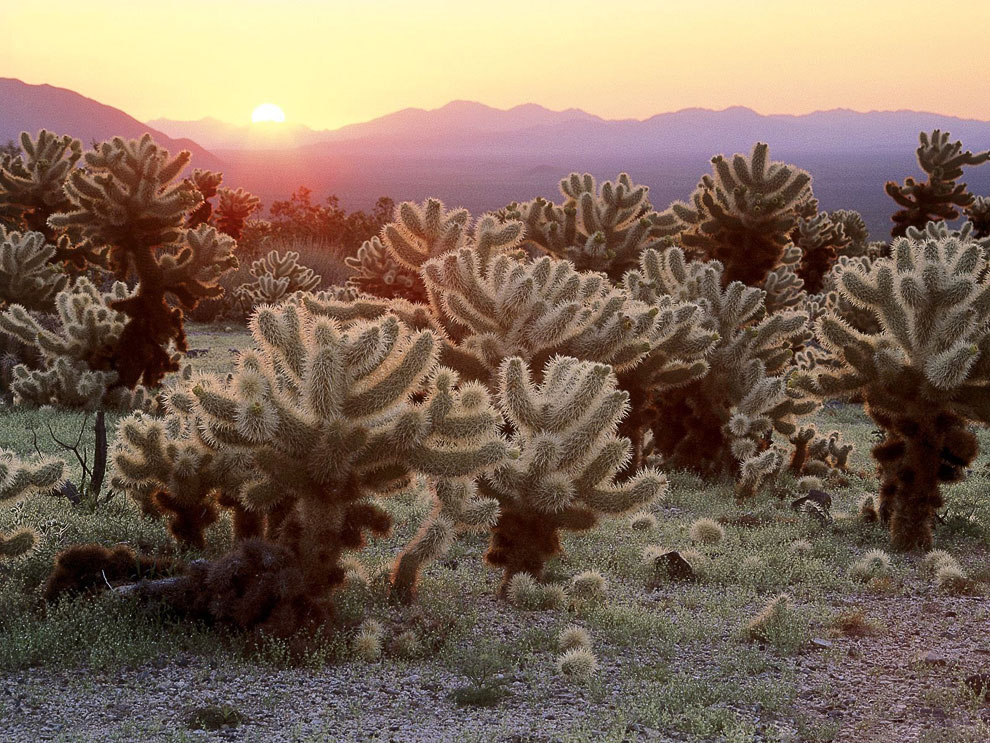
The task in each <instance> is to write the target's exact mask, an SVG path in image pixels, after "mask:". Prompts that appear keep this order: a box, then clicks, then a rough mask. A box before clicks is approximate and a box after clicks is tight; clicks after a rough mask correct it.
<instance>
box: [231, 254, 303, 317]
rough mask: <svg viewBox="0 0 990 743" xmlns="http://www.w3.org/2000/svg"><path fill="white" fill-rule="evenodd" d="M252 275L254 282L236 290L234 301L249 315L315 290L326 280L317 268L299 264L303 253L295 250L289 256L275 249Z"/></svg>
mask: <svg viewBox="0 0 990 743" xmlns="http://www.w3.org/2000/svg"><path fill="white" fill-rule="evenodd" d="M251 275H252V276H253V277H254V281H250V282H247V283H244V284H241V285H240V286H238V287H237V288H236V289H235V290H234V300H235V301H237V302H238V303H239V304H240V306H241V309H242V310H244V311H245V312H250V311H251V310H253V309H254V308H256V307H259V306H261V305H263V304H278V303H280V302H283V301H285V300H286V299H288V298H289V297H290V296H292V295H293V294H295V293H296V292H309V291H313V290H315V289H316V288H317V287H318V286H319V285H320V282H321V281H322V277H321V276H319V275H318V274H316V273H315V272H314V271H313V269H311V268H309V267H307V266H302V265H300V264H299V253H297V252H295V251H292V250H290V251H287V252H286V253H285V255H282V254H281V253H279V252H278V251H277V250H273V251H271V252H270V253H268V255H266V256H264V257H262V258H259V259H258V260H256V261H254V262H253V263H252V264H251Z"/></svg>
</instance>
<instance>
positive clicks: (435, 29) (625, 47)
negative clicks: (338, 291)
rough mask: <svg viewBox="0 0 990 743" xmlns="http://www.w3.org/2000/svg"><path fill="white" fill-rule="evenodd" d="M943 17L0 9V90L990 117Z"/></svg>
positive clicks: (354, 3) (300, 114)
mask: <svg viewBox="0 0 990 743" xmlns="http://www.w3.org/2000/svg"><path fill="white" fill-rule="evenodd" d="M616 6H617V7H618V8H620V10H617V9H615V8H616ZM938 6H939V4H938V3H933V2H931V0H927V1H926V2H915V1H914V0H856V1H852V2H850V1H847V0H817V1H814V2H813V1H806V0H787V1H786V2H784V1H783V0H689V1H685V0H652V1H649V0H622V2H618V3H613V2H611V1H610V0H598V1H597V2H587V1H586V0H566V1H563V2H562V1H558V0H500V1H499V2H482V1H481V0H416V1H415V2H409V1H399V0H339V1H338V0H322V1H320V0H280V1H277V2H276V1H262V0H45V1H44V2H37V3H34V2H24V1H23V0H0V29H2V30H3V43H0V76H4V77H17V78H20V79H22V80H24V81H25V82H29V83H50V84H52V85H57V86H60V87H67V88H71V89H73V90H76V91H78V92H79V93H82V94H83V95H86V96H89V97H91V98H95V99H96V100H98V101H100V102H102V103H107V104H110V105H113V106H116V107H118V108H122V109H124V110H125V111H127V112H128V113H130V114H131V115H133V116H135V117H137V118H139V119H142V120H148V119H152V118H156V117H159V116H166V117H169V118H174V119H198V118H202V117H204V116H215V117H217V118H220V119H225V120H227V121H232V122H235V123H246V122H247V121H248V120H249V117H250V114H251V110H252V109H253V108H254V107H255V106H256V105H257V104H258V103H261V102H264V101H272V102H274V103H277V104H279V105H281V106H282V107H283V108H284V109H285V112H286V115H287V117H288V119H289V120H290V121H298V122H302V123H305V124H308V125H310V126H313V127H315V128H333V127H338V126H342V125H344V124H348V123H353V122H357V121H364V120H367V119H370V118H374V117H375V116H380V115H382V114H385V113H389V112H391V111H395V110H397V109H400V108H405V107H407V106H418V107H422V108H434V107H437V106H441V105H443V104H444V103H446V102H448V101H450V100H454V99H469V100H477V101H481V102H483V103H487V104H489V105H493V106H498V107H500V108H507V107H509V106H513V105H516V104H519V103H526V102H536V103H540V104H543V105H545V106H547V107H549V108H553V109H561V108H568V107H572V106H573V107H577V108H582V109H585V110H586V111H589V112H591V113H595V114H598V115H600V116H604V117H606V118H626V117H632V118H645V117H647V116H650V115H652V114H654V113H660V112H664V111H672V110H677V109H680V108H685V107H689V106H702V107H707V108H724V107H726V106H730V105H746V106H750V107H751V108H754V109H756V110H757V111H760V112H761V113H804V112H808V111H813V110H816V109H824V108H835V107H846V108H853V109H856V110H871V109H896V108H912V109H919V110H928V111H938V112H940V113H946V114H952V115H957V116H965V117H972V118H981V119H988V120H990V81H988V73H987V70H988V68H990V48H988V46H987V44H986V40H987V37H988V31H990V1H988V0H954V2H952V3H951V4H950V6H949V7H951V18H950V19H949V20H945V17H946V16H948V13H947V12H946V13H945V14H944V15H943V14H942V13H939V12H938V11H937V10H934V9H935V8H937V7H938ZM975 29H981V30H979V31H976V30H975ZM934 60H938V61H937V63H936V62H934ZM0 103H2V102H0Z"/></svg>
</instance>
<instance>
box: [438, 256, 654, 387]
mask: <svg viewBox="0 0 990 743" xmlns="http://www.w3.org/2000/svg"><path fill="white" fill-rule="evenodd" d="M423 278H424V281H425V283H426V286H427V289H428V292H429V295H430V300H431V307H432V309H433V312H434V314H435V315H436V316H437V317H439V318H440V320H441V324H442V325H443V326H444V327H445V328H446V329H447V333H448V335H449V336H451V338H452V341H453V343H452V345H451V346H450V347H449V348H448V349H446V350H445V355H444V363H447V364H449V365H451V366H453V367H454V368H456V369H457V370H458V371H460V372H461V373H462V374H464V375H466V376H468V377H469V378H474V379H478V380H480V381H483V382H485V383H486V384H488V385H489V386H490V387H492V388H494V383H495V379H496V377H497V373H498V369H499V367H500V365H501V363H502V361H503V360H504V359H506V358H509V357H511V356H519V357H521V358H523V359H524V360H525V361H526V362H527V363H528V365H529V367H530V368H531V369H532V370H534V372H535V373H537V374H540V373H542V370H543V368H544V366H545V365H546V363H547V362H548V361H549V360H550V359H551V358H552V357H553V356H556V355H563V356H573V357H575V358H578V359H582V360H590V361H598V362H602V363H608V364H611V365H613V366H614V367H615V368H616V369H617V370H621V369H625V368H630V367H633V366H635V365H636V364H637V363H638V362H639V361H642V360H643V358H644V357H645V356H646V354H647V353H648V352H649V351H650V350H651V349H652V348H653V347H654V342H653V341H654V339H655V336H659V335H661V334H662V331H661V329H660V328H659V327H658V320H657V318H658V315H659V314H660V311H661V310H660V309H659V308H651V307H649V306H647V305H645V304H643V303H637V302H630V301H629V300H628V298H627V297H626V296H625V295H624V294H623V293H622V292H621V291H618V290H617V289H615V287H613V286H612V284H611V283H610V282H609V281H608V279H607V278H606V277H605V276H604V275H603V274H596V273H588V272H579V271H576V270H575V269H574V265H573V264H572V263H570V262H569V261H561V260H556V259H553V258H549V257H544V258H541V259H539V260H537V261H524V260H519V259H518V258H517V257H515V256H512V255H509V254H506V253H498V254H492V253H485V252H484V251H482V250H480V249H478V248H462V249H461V250H459V251H457V252H452V253H447V254H446V255H444V256H443V257H441V258H438V259H434V260H432V261H430V262H429V263H427V264H426V266H425V267H424V269H423ZM664 330H667V329H664Z"/></svg>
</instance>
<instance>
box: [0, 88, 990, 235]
mask: <svg viewBox="0 0 990 743" xmlns="http://www.w3.org/2000/svg"><path fill="white" fill-rule="evenodd" d="M42 127H44V128H47V129H49V130H50V131H54V132H56V133H59V134H65V133H69V134H72V135H74V136H76V137H79V138H80V139H81V140H82V141H83V142H84V144H85V145H87V146H88V145H90V144H91V143H92V141H93V140H94V139H96V140H102V139H105V138H106V137H109V136H112V135H121V136H125V137H137V136H140V135H141V134H142V133H144V132H145V131H150V132H151V134H152V135H153V136H154V137H155V139H156V140H157V141H158V142H159V143H160V144H162V145H163V146H165V147H167V148H168V149H169V150H170V151H172V152H175V151H177V150H179V149H183V148H184V149H189V150H191V151H192V152H193V161H192V165H193V166H194V167H200V168H209V169H211V170H219V171H222V172H223V174H224V183H225V184H227V185H229V186H231V187H238V186H240V187H243V188H245V189H247V190H249V191H251V192H253V193H255V194H257V195H258V196H259V197H261V199H262V201H263V202H265V203H271V202H272V201H273V200H275V199H284V198H287V197H288V196H289V195H290V194H291V193H292V192H293V191H295V190H296V189H297V188H298V187H299V186H306V187H308V188H310V189H312V191H313V198H314V199H316V200H322V199H323V198H325V196H327V195H328V194H336V195H338V196H339V198H340V204H341V206H343V207H344V208H347V209H369V208H371V206H372V205H373V204H374V202H375V199H376V198H378V197H379V196H390V197H392V198H393V199H395V200H396V201H402V200H406V199H411V200H417V201H419V200H422V199H424V198H426V197H428V196H437V197H440V198H442V199H444V200H445V201H446V202H447V203H448V204H450V205H452V206H464V207H466V208H468V209H470V210H471V211H472V212H473V213H481V212H483V211H487V210H491V209H497V208H499V207H502V206H505V205H506V204H507V203H509V202H510V201H513V200H516V201H522V200H526V199H531V198H533V197H535V196H544V197H548V198H553V199H559V198H560V194H559V192H558V188H557V184H558V182H559V181H560V179H561V178H562V177H564V176H566V175H567V174H568V173H570V172H572V171H578V172H582V173H583V172H590V173H592V174H594V175H595V177H596V178H599V179H600V180H604V179H609V178H614V177H615V176H616V175H617V174H618V173H619V172H621V171H626V172H628V173H629V174H630V176H631V177H632V178H633V180H634V181H635V182H637V183H643V184H645V185H647V186H649V187H650V200H651V202H652V203H653V204H654V206H655V207H656V208H658V209H663V208H666V206H667V205H668V204H669V203H670V202H671V201H673V200H675V199H687V198H689V196H690V194H691V192H692V191H693V189H694V187H695V186H696V185H697V183H698V179H699V178H700V176H701V175H702V174H704V173H706V172H709V170H710V168H711V164H710V159H711V157H712V155H714V154H717V153H724V154H732V153H735V152H749V151H750V149H751V148H752V146H753V144H754V143H755V142H757V141H763V142H767V143H769V144H770V155H771V157H772V158H773V159H774V160H784V161H787V162H791V163H793V164H795V165H797V166H799V167H802V168H805V169H806V170H808V171H809V172H810V173H811V174H812V176H813V178H814V182H813V188H814V191H815V195H816V197H818V199H819V200H820V203H821V206H822V208H824V209H838V208H846V209H856V210H857V211H860V212H861V213H862V214H863V217H864V218H865V219H866V222H867V224H868V226H869V228H870V230H871V232H873V234H874V235H875V236H877V237H881V236H884V235H886V234H889V230H890V215H891V213H892V212H893V211H894V209H895V207H894V204H893V202H892V201H891V200H890V198H889V197H888V196H887V195H886V194H885V193H884V190H883V184H884V182H885V181H886V180H902V179H903V178H904V177H905V176H908V175H913V176H915V177H917V176H919V175H920V172H919V169H918V165H917V163H916V160H915V148H916V147H917V146H918V132H920V131H930V130H932V129H935V128H941V129H947V130H948V131H949V132H951V133H952V136H953V138H954V139H960V140H961V141H962V142H963V144H964V145H965V146H966V148H967V149H971V150H973V151H974V152H975V151H979V150H986V149H990V122H986V121H976V120H972V119H962V118H958V117H953V116H945V115H942V114H935V113H927V112H918V111H871V112H865V113H863V112H856V111H851V110H848V109H834V110H831V111H818V112H815V113H810V114H801V115H785V114H774V115H762V114H759V113H757V112H755V111H753V110H752V109H749V108H745V107H743V106H734V107H730V108H727V109H723V110H721V111H712V110H709V109H701V108H689V109H684V110H681V111H675V112H672V113H663V114H657V115H656V116H651V117H650V118H648V119H644V120H642V121H640V120H634V119H625V120H606V119H603V118H601V117H599V116H594V115H592V114H589V113H587V112H584V111H580V110H578V109H568V110H565V111H551V110H550V109H547V108H544V107H543V106H539V105H537V104H532V103H530V104H523V105H521V106H515V107H514V108H510V109H504V110H503V109H497V108H493V107H491V106H487V105H485V104H482V103H476V102H471V101H452V102H451V103H448V104H447V105H445V106H442V107H440V108H437V109H433V110H425V109H417V108H407V109H402V110H400V111H396V112H394V113H391V114H388V115H387V116H382V117H379V118H377V119H373V120H371V121H367V122H363V123H359V124H351V125H349V126H345V127H341V128H340V129H337V130H334V131H323V132H319V131H314V130H313V129H310V128H309V127H305V126H302V125H293V124H291V123H290V124H278V125H268V126H258V125H252V126H250V127H247V126H244V127H241V126H237V125H234V124H229V123H226V122H222V121H218V120H216V119H202V120H200V121H197V122H174V121H170V120H167V119H156V120H154V121H152V122H149V123H148V124H142V123H141V122H139V121H137V120H136V119H134V118H133V117H131V116H128V115H127V114H126V113H124V112H122V111H120V110H118V109H116V108H112V107H110V106H104V105H102V104H100V103H98V102H96V101H93V100H91V99H88V98H85V97H83V96H80V95H78V94H77V93H73V92H72V91H69V90H65V89H62V88H54V87H52V86H48V85H27V84H25V83H23V82H20V81H18V80H10V79H4V78H0V143H3V142H4V141H6V140H7V139H13V138H15V137H16V136H17V135H18V133H19V132H20V131H21V130H27V131H32V132H33V131H37V130H38V129H41V128H42ZM201 145H205V148H204V147H203V146H201ZM964 180H965V182H966V183H968V184H969V186H970V189H971V190H972V191H973V193H977V194H984V195H987V194H990V165H985V166H983V167H976V168H972V169H969V170H967V172H966V177H965V179H964Z"/></svg>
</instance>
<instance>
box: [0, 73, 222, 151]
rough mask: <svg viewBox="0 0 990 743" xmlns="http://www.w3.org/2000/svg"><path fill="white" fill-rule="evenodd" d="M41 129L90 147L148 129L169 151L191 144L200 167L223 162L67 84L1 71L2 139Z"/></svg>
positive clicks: (0, 110) (0, 120)
mask: <svg viewBox="0 0 990 743" xmlns="http://www.w3.org/2000/svg"><path fill="white" fill-rule="evenodd" d="M39 129H47V130H48V131H50V132H54V133H55V134H70V135H72V136H73V137H75V138H76V139H78V140H80V141H81V142H82V143H83V145H84V146H86V147H89V146H90V145H92V144H93V143H94V142H102V141H103V140H105V139H109V138H110V137H115V136H120V137H125V138H128V139H136V138H138V137H140V136H141V135H142V134H144V133H145V132H149V133H150V134H151V136H152V137H154V138H155V140H156V141H157V142H158V143H159V144H160V145H162V146H163V147H165V148H166V149H168V150H170V151H171V152H178V151H180V150H189V151H190V152H191V153H192V156H193V161H194V162H195V163H196V165H197V167H201V168H219V167H220V160H219V159H218V158H217V157H216V156H215V155H213V154H212V153H211V152H209V151H207V150H206V149H205V148H204V147H202V146H200V145H199V144H198V143H197V142H194V141H193V140H191V139H188V138H185V137H171V136H169V135H168V134H167V133H166V132H163V131H160V130H158V129H156V128H154V127H151V126H149V125H148V124H145V123H143V122H140V121H138V120H137V119H135V118H134V117H133V116H129V115H128V114H126V113H124V112H123V111H121V110H120V109H118V108H114V107H112V106H107V105H105V104H103V103H98V102H97V101H94V100H93V99H92V98H86V97H85V96H82V95H80V94H79V93H76V92H74V91H72V90H67V89H66V88H56V87H54V86H51V85H29V84H27V83H25V82H21V81H20V80H17V79H15V78H9V77H0V144H3V143H5V142H7V141H9V140H14V141H17V140H18V139H19V137H20V133H21V132H23V131H26V132H30V133H32V134H34V133H35V132H37V131H38V130H39Z"/></svg>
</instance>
